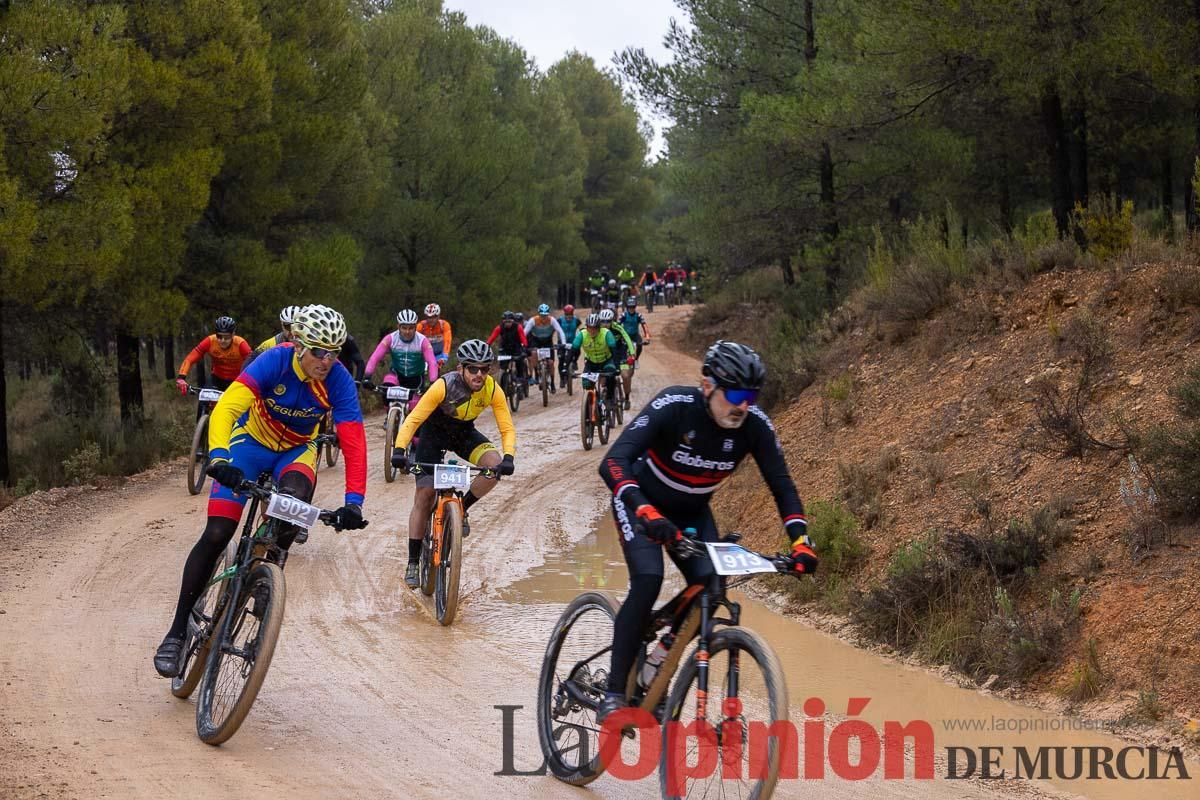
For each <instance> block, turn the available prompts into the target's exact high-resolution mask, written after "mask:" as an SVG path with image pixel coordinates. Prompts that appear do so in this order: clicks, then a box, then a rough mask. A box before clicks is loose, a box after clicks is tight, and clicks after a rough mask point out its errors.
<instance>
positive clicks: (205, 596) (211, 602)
mask: <svg viewBox="0 0 1200 800" xmlns="http://www.w3.org/2000/svg"><path fill="white" fill-rule="evenodd" d="M236 547H237V542H236V540H233V539H231V540H230V541H229V544H228V546H226V548H225V551H224V552H223V553H222V554H221V557H220V558H219V559H217V563H216V566H214V567H213V576H214V577H215V576H217V575H219V574H221V573H222V572H224V571H225V570H226V569H228V567H229V565H230V564H232V563H233V555H234V552H235V548H236ZM228 587H229V581H227V580H226V581H222V582H221V583H214V584H212V585H210V586H206V587H204V591H203V592H201V593H200V596H199V597H197V598H196V603H195V604H194V605H193V606H192V611H191V613H190V614H189V615H188V623H187V631H186V632H185V633H184V635H183V658H182V660H181V661H180V664H179V674H178V675H176V676H175V677H174V678H171V694H173V695H175V696H176V697H179V698H188V697H191V695H192V692H194V691H195V690H196V684H198V683H200V676H201V675H203V674H204V667H205V665H207V663H208V648H209V645H210V644H211V643H212V629H213V627H214V623H215V620H214V619H213V617H214V615H215V614H216V611H217V609H218V608H219V607H220V604H221V600H222V595H224V594H225V590H226V589H227V588H228Z"/></svg>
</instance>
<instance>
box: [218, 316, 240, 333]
mask: <svg viewBox="0 0 1200 800" xmlns="http://www.w3.org/2000/svg"><path fill="white" fill-rule="evenodd" d="M236 329H237V323H236V322H234V321H233V317H217V333H233V332H234V330H236Z"/></svg>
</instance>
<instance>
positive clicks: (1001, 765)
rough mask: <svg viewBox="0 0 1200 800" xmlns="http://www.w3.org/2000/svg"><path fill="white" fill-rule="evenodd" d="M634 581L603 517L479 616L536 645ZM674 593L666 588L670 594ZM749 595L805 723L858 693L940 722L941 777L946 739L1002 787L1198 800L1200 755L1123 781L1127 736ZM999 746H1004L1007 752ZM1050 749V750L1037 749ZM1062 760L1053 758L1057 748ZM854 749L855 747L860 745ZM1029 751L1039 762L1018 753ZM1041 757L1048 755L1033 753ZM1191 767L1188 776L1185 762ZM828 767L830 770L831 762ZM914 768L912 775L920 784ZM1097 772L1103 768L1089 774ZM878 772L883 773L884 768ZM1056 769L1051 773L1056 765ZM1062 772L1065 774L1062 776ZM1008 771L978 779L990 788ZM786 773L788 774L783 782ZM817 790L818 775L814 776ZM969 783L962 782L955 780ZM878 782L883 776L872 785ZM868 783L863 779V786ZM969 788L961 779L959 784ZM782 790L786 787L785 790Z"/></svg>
mask: <svg viewBox="0 0 1200 800" xmlns="http://www.w3.org/2000/svg"><path fill="white" fill-rule="evenodd" d="M667 572H668V576H667V580H666V583H665V585H664V589H663V593H662V595H661V596H660V600H661V599H665V598H666V597H669V596H670V594H673V593H674V592H676V591H678V590H679V589H680V588H682V581H681V580H680V579H679V575H678V572H677V571H676V570H674V569H673V568H672V567H668V570H667ZM626 588H627V580H626V570H625V562H624V560H623V559H622V557H621V552H620V546H619V544H618V542H617V536H616V532H615V531H614V529H613V526H612V521H611V519H609V518H607V517H606V518H605V519H604V520H603V522H602V523H601V524H600V526H599V527H598V528H597V529H596V530H593V531H591V532H590V533H588V534H587V536H586V537H585V538H584V539H583V540H582V541H580V542H579V544H578V545H576V546H575V547H573V548H570V549H569V550H566V551H564V552H559V553H551V554H549V555H548V556H547V558H546V561H545V564H544V565H542V566H541V567H538V568H536V569H534V570H531V571H530V573H529V574H528V575H527V576H526V577H524V578H522V579H521V580H519V581H517V582H515V583H512V584H510V585H508V586H506V587H504V588H502V589H500V590H498V591H497V592H496V593H495V594H493V595H492V597H490V598H489V599H488V600H487V601H486V603H485V607H484V608H478V609H477V610H478V612H479V613H480V616H481V619H480V620H479V621H480V622H485V623H487V624H502V625H503V626H504V629H505V630H506V632H507V641H506V643H505V645H504V646H505V647H506V648H507V647H511V648H513V651H514V653H516V652H517V651H523V652H524V653H526V654H529V653H539V654H540V653H541V652H542V650H543V649H544V648H545V643H546V636H547V635H548V632H549V630H550V629H551V627H552V626H553V624H554V621H555V620H556V619H557V617H558V615H559V613H560V612H561V611H562V609H563V607H564V606H565V605H566V603H568V602H569V601H570V600H571V599H572V598H573V597H575V596H576V595H577V594H579V593H580V592H582V591H585V590H588V589H605V590H607V591H610V592H613V593H614V594H616V595H617V596H618V598H623V597H624V593H625V590H626ZM669 593H670V594H669ZM735 596H736V599H737V600H738V601H739V602H740V603H741V604H742V624H743V625H746V626H748V627H750V628H752V629H753V630H755V631H756V632H758V633H759V634H761V635H762V636H763V637H764V638H766V639H767V641H769V642H770V643H771V645H772V647H774V649H775V651H776V653H777V654H778V655H779V658H780V661H781V662H782V665H783V669H784V672H785V674H786V676H787V683H788V692H789V705H790V715H789V716H790V718H791V719H792V720H793V722H796V723H800V722H802V721H804V720H805V719H808V717H806V715H805V711H804V709H805V701H806V700H809V699H810V698H818V699H819V700H820V701H821V702H822V703H823V704H824V706H825V708H826V709H827V712H828V713H827V716H826V725H827V730H832V729H834V728H835V726H836V725H837V724H838V723H839V722H841V721H842V720H844V719H845V718H846V709H847V704H848V703H850V702H851V698H869V702H868V703H867V705H866V706H865V708H864V709H863V710H862V711H861V712H859V713H857V715H856V718H858V719H862V720H865V721H866V722H868V723H870V725H871V726H872V727H873V728H875V729H876V730H880V731H882V730H885V726H886V724H887V723H889V722H897V723H900V724H902V725H905V724H908V723H911V722H914V721H924V722H926V723H928V724H929V726H930V727H931V728H932V731H933V740H934V748H933V749H934V753H935V757H936V762H937V763H936V767H935V771H934V774H935V775H936V776H937V777H936V780H938V781H939V782H944V781H946V775H947V770H948V767H949V765H948V763H947V755H948V748H963V749H962V750H956V751H955V768H956V772H957V774H959V775H962V774H963V772H965V767H966V764H967V763H968V761H969V757H968V756H967V755H966V752H965V751H966V749H969V750H970V751H971V753H973V754H974V757H975V760H976V766H975V778H979V777H981V775H980V772H981V770H982V769H983V766H982V756H983V753H984V751H983V750H982V748H985V747H987V748H996V749H994V750H991V751H989V754H990V755H992V756H993V757H994V758H997V759H998V761H997V766H995V767H993V770H992V771H993V772H998V771H999V770H1000V769H1005V770H1006V773H1007V777H1008V780H1005V781H1002V782H1003V783H1004V784H1006V785H1007V787H1012V788H1017V787H1016V786H1014V784H1018V783H1019V784H1022V785H1028V784H1030V783H1033V784H1035V785H1037V786H1038V788H1040V789H1042V790H1049V791H1051V792H1060V793H1065V794H1067V795H1075V796H1079V797H1086V798H1095V800H1118V799H1119V798H1120V799H1123V798H1143V797H1147V796H1149V797H1154V798H1156V799H1157V798H1164V800H1166V799H1167V798H1172V799H1174V798H1179V800H1185V799H1186V800H1200V764H1198V763H1196V762H1192V761H1188V762H1178V761H1176V762H1174V764H1175V765H1174V766H1171V767H1168V763H1169V760H1170V759H1169V755H1168V753H1167V752H1166V751H1160V752H1159V753H1158V754H1157V758H1156V759H1155V760H1153V761H1152V756H1151V754H1150V753H1149V752H1148V751H1141V752H1138V751H1126V756H1125V759H1124V762H1123V764H1124V769H1125V773H1126V774H1127V775H1130V776H1137V775H1138V774H1139V773H1142V774H1144V775H1146V776H1149V775H1151V774H1153V775H1156V776H1161V775H1163V774H1164V773H1165V774H1166V775H1168V776H1169V778H1168V779H1163V780H1147V779H1145V778H1142V779H1136V778H1133V779H1123V778H1121V777H1120V772H1119V771H1118V763H1117V762H1118V756H1119V754H1120V752H1121V751H1122V748H1129V747H1131V745H1130V744H1129V743H1127V742H1125V741H1124V740H1122V739H1119V738H1117V737H1115V736H1112V735H1110V734H1108V733H1106V732H1105V731H1104V730H1103V729H1100V728H1097V727H1094V726H1092V725H1090V724H1089V723H1088V721H1086V720H1081V719H1078V718H1074V717H1068V716H1061V715H1056V714H1051V713H1047V712H1043V711H1040V710H1037V709H1034V708H1030V707H1025V706H1021V705H1017V704H1015V703H1011V702H1008V701H1005V700H1003V699H1000V698H997V697H995V696H991V695H987V694H982V693H980V692H977V691H971V690H967V689H962V688H960V687H957V686H953V685H951V684H949V683H947V682H945V681H944V680H942V679H940V678H938V677H937V676H936V675H933V674H931V673H929V672H927V671H925V670H921V669H916V668H912V667H907V666H904V665H901V664H896V663H893V662H891V661H887V660H885V659H882V658H880V657H877V656H875V655H873V654H871V653H867V652H864V651H862V650H858V649H856V648H854V647H852V646H850V645H848V644H846V643H844V642H842V641H840V640H839V639H837V638H835V637H833V636H830V635H828V634H825V633H823V632H821V631H818V630H815V629H813V628H810V627H807V626H805V625H803V624H800V623H799V622H796V621H794V620H791V619H788V618H786V617H783V616H781V615H779V614H776V613H774V612H773V611H771V610H770V609H769V608H767V607H766V606H765V605H763V604H762V603H760V602H758V601H756V600H754V599H752V598H749V597H747V596H746V595H744V594H741V593H738V592H735ZM1001 748H1002V750H1001ZM1039 748H1044V750H1039ZM1056 748H1064V749H1063V750H1062V751H1061V752H1062V756H1061V757H1062V765H1061V767H1060V766H1059V765H1058V762H1057V760H1056V759H1057V758H1058V757H1059V756H1058V752H1059V751H1058V750H1056ZM1100 748H1109V749H1110V750H1111V756H1110V759H1109V761H1108V764H1109V766H1110V767H1111V769H1112V772H1113V777H1112V778H1108V777H1107V776H1106V773H1105V769H1104V766H1103V763H1097V765H1096V766H1094V767H1093V765H1092V761H1093V759H1097V760H1098V761H1099V762H1103V760H1104V755H1105V751H1104V750H1102V749H1100ZM851 753H852V755H853V756H854V757H857V752H856V748H854V747H852V748H851ZM1022 753H1024V754H1025V755H1026V756H1027V757H1028V758H1029V759H1032V760H1033V763H1032V767H1030V766H1028V763H1029V762H1025V764H1022V763H1021V756H1022ZM1076 753H1080V754H1081V755H1080V758H1081V761H1080V766H1081V775H1082V777H1080V778H1077V779H1070V778H1071V776H1072V775H1074V774H1075V769H1076ZM1039 757H1040V759H1041V761H1038V760H1037V759H1038V758H1039ZM1042 763H1045V764H1046V765H1047V766H1046V769H1047V773H1046V774H1047V775H1048V776H1049V778H1050V779H1049V780H1045V781H1043V780H1035V781H1029V780H1025V779H1021V780H1017V779H1013V775H1014V772H1015V770H1016V769H1018V768H1022V769H1023V775H1026V776H1027V775H1029V774H1030V773H1032V774H1034V775H1038V776H1040V775H1041V769H1042V767H1041V764H1042ZM1180 763H1183V769H1184V770H1186V773H1187V774H1188V775H1189V776H1190V778H1189V779H1181V778H1180V771H1179V769H1178V765H1179V764H1180ZM828 769H829V768H828V767H827V772H828ZM909 770H910V772H909V774H910V777H909V778H908V779H906V781H905V783H908V784H909V787H911V788H915V784H916V782H914V781H913V779H912V778H911V764H910V765H909ZM1093 771H1094V772H1095V773H1096V775H1097V776H1098V777H1097V778H1094V779H1093V778H1090V777H1088V774H1089V772H1093ZM879 773H880V774H882V767H880V770H879ZM1056 774H1057V775H1058V776H1060V777H1057V778H1056V777H1055V775H1056ZM1062 776H1065V777H1062ZM1000 782H1001V781H982V783H983V784H985V785H991V786H993V787H995V788H999V787H998V786H996V784H997V783H1000ZM786 783H788V782H786V781H785V782H781V785H780V789H784V787H785V786H786ZM801 783H803V784H807V789H808V790H809V791H811V790H812V789H813V788H815V787H813V785H812V783H811V782H808V781H801ZM960 785H962V784H960ZM875 786H876V787H877V786H878V784H875ZM864 788H865V787H864ZM964 788H965V786H964ZM783 793H784V794H786V793H787V792H786V791H785V792H783Z"/></svg>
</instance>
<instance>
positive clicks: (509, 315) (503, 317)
mask: <svg viewBox="0 0 1200 800" xmlns="http://www.w3.org/2000/svg"><path fill="white" fill-rule="evenodd" d="M510 319H516V317H515V316H513V312H511V311H505V312H504V313H503V314H501V315H500V321H501V322H507V321H508V320H510Z"/></svg>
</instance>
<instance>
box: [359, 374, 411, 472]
mask: <svg viewBox="0 0 1200 800" xmlns="http://www.w3.org/2000/svg"><path fill="white" fill-rule="evenodd" d="M359 385H360V386H362V387H363V388H364V389H367V390H368V391H372V392H375V393H376V394H378V395H379V396H380V397H382V398H383V399H384V400H385V401H386V402H387V404H388V410H387V417H386V418H385V419H384V423H383V479H384V481H386V482H387V483H391V482H392V481H394V480H396V468H395V467H393V466H392V450H393V449H394V447H395V442H396V433H397V432H398V431H399V430H400V427H401V426H402V425H404V418H405V417H406V416H408V404H409V402H410V400H411V398H412V396H413V392H412V390H411V389H409V388H407V387H404V386H396V385H394V384H388V383H384V384H378V385H377V384H374V383H371V382H370V381H361V382H360V383H359ZM415 443H416V437H413V441H411V442H409V443H408V452H409V454H410V455H411V453H412V451H413V449H414V445H415Z"/></svg>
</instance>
